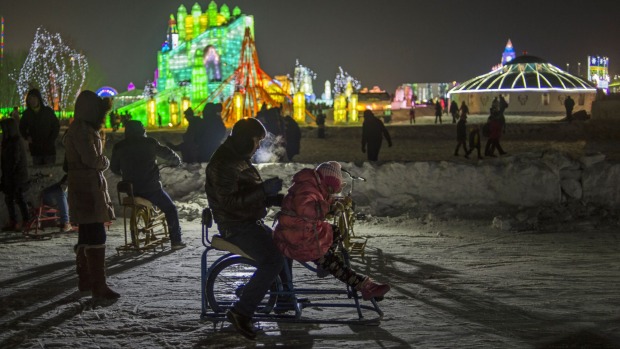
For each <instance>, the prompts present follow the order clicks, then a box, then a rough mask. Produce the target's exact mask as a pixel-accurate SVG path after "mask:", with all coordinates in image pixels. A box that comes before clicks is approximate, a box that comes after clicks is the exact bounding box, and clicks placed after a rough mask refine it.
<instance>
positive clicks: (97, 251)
mask: <svg viewBox="0 0 620 349" xmlns="http://www.w3.org/2000/svg"><path fill="white" fill-rule="evenodd" d="M84 251H85V253H86V260H87V262H88V271H89V272H90V277H91V280H92V291H93V298H94V299H117V298H119V297H120V296H121V295H120V294H118V293H116V292H114V291H113V290H111V289H110V288H109V287H108V284H107V283H106V275H105V245H89V246H87V247H86V248H85V249H84Z"/></svg>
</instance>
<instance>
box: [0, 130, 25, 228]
mask: <svg viewBox="0 0 620 349" xmlns="http://www.w3.org/2000/svg"><path fill="white" fill-rule="evenodd" d="M0 127H1V128H2V149H1V151H2V153H1V155H0V162H1V165H2V179H1V180H0V191H2V192H4V202H5V203H6V208H7V211H8V213H9V222H8V223H7V224H6V225H4V226H3V227H2V231H20V230H21V228H22V227H23V223H25V222H27V221H28V220H29V219H30V216H29V214H28V206H27V204H26V200H25V199H24V194H25V192H26V187H27V185H28V165H27V162H28V160H27V159H26V149H24V145H23V143H22V140H21V138H20V136H19V131H18V130H17V123H16V122H15V119H12V118H11V119H3V120H1V121H0ZM15 204H17V207H19V211H20V213H21V218H22V219H21V221H19V220H18V219H17V213H16V212H15Z"/></svg>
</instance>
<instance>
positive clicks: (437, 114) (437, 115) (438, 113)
mask: <svg viewBox="0 0 620 349" xmlns="http://www.w3.org/2000/svg"><path fill="white" fill-rule="evenodd" d="M442 114H443V108H442V107H441V103H439V99H437V101H436V102H435V123H437V120H439V123H440V124H441V123H442V122H441V115H442Z"/></svg>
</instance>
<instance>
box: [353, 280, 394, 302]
mask: <svg viewBox="0 0 620 349" xmlns="http://www.w3.org/2000/svg"><path fill="white" fill-rule="evenodd" d="M355 289H356V290H358V291H360V292H361V293H362V298H363V299H364V300H365V301H367V300H370V299H372V298H383V296H384V295H385V294H386V293H388V292H389V291H390V285H388V284H378V283H375V282H374V281H373V280H372V279H371V278H369V277H367V278H366V279H364V281H362V282H361V283H360V284H358V285H357V287H356V288H355Z"/></svg>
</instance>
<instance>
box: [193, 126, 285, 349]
mask: <svg viewBox="0 0 620 349" xmlns="http://www.w3.org/2000/svg"><path fill="white" fill-rule="evenodd" d="M265 136H266V130H265V127H264V126H263V125H262V123H261V122H260V121H258V120H257V119H255V118H249V119H241V120H239V121H237V123H236V124H235V125H234V126H233V129H232V132H231V135H230V136H229V137H228V138H227V139H226V140H225V141H224V143H222V145H221V146H220V147H219V148H218V149H217V150H216V151H215V154H213V156H212V157H211V161H209V164H208V165H207V169H206V182H205V191H206V193H207V200H208V201H209V207H210V208H211V210H212V212H213V219H214V220H215V223H217V225H218V229H219V231H220V234H221V235H222V237H223V238H224V239H225V240H227V241H229V242H230V243H232V244H234V245H236V246H238V247H239V248H240V249H241V250H242V251H243V252H245V253H246V254H248V255H249V256H250V257H252V259H253V260H254V261H255V262H256V272H255V274H254V276H253V277H252V279H251V280H250V281H249V282H248V283H247V284H246V285H245V288H244V289H243V294H242V295H241V297H240V299H239V301H237V302H236V303H235V304H234V306H233V308H232V309H231V310H229V311H228V312H227V313H226V317H227V318H228V320H229V321H230V322H231V323H232V324H233V326H234V327H235V329H236V330H237V331H238V332H239V333H241V334H242V335H243V336H245V337H246V338H249V339H254V338H256V331H255V329H254V328H253V326H252V315H253V314H254V312H255V311H256V309H257V308H258V305H259V303H260V302H261V300H262V299H263V297H264V296H265V294H266V293H267V291H268V290H269V287H270V285H271V284H272V283H273V281H274V279H275V278H276V276H277V275H278V273H280V272H281V271H282V270H283V268H282V267H283V265H284V257H283V256H282V254H281V253H280V251H279V250H278V248H277V247H276V245H275V243H274V242H273V239H272V230H271V228H269V227H268V226H267V225H265V224H264V223H263V221H262V220H263V218H264V217H265V215H266V214H267V207H268V206H271V205H280V203H281V201H282V197H283V195H282V194H278V192H279V191H280V190H281V189H282V180H281V179H279V178H271V179H268V180H266V181H264V182H263V180H262V178H261V176H260V174H259V172H258V170H257V169H256V168H255V167H254V166H253V165H252V163H251V161H250V159H251V158H252V156H253V155H254V153H255V152H256V150H258V148H259V146H260V142H261V140H263V138H264V137H265Z"/></svg>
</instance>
